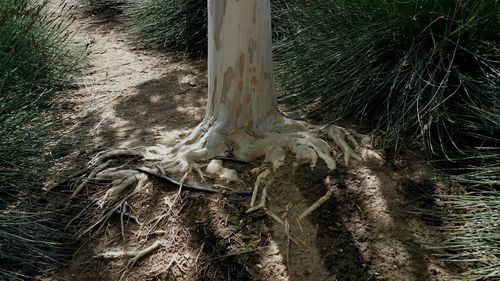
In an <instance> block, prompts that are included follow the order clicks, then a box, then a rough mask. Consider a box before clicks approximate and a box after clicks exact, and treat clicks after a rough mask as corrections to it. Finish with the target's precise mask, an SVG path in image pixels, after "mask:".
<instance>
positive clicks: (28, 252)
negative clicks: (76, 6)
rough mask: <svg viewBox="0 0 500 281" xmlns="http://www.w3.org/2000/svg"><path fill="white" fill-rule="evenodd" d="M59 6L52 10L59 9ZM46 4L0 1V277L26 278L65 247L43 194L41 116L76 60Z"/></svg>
mask: <svg viewBox="0 0 500 281" xmlns="http://www.w3.org/2000/svg"><path fill="white" fill-rule="evenodd" d="M64 7H65V4H64V3H61V5H60V6H59V7H56V8H57V9H64ZM47 9H48V3H47V2H45V1H44V2H42V1H30V0H3V1H1V2H0V279H2V280H4V279H5V280H13V279H29V278H30V276H32V274H34V272H35V271H36V270H38V269H40V268H43V269H45V270H46V269H48V265H49V264H51V263H53V262H54V261H55V260H58V259H59V257H61V255H63V254H64V253H63V252H64V249H65V247H66V246H67V243H69V242H70V240H69V239H70V235H68V233H69V231H67V232H65V231H64V229H63V227H64V225H62V226H61V224H62V222H64V221H65V220H66V218H67V216H64V214H63V213H62V211H60V210H58V209H57V208H56V206H55V204H54V203H55V202H57V201H58V198H54V197H53V196H54V195H46V194H43V192H42V190H41V188H42V186H43V183H44V182H45V181H46V180H47V171H48V168H49V167H50V166H51V165H52V159H51V158H50V155H49V154H47V152H48V148H47V143H48V142H49V141H50V140H54V139H56V138H57V136H53V135H52V134H51V132H50V128H51V126H52V124H51V123H50V122H47V121H46V118H43V115H44V114H45V112H47V110H49V109H50V106H51V99H52V98H53V97H54V95H55V94H56V93H58V91H60V90H62V89H63V88H64V86H66V85H68V82H69V81H70V78H71V77H70V76H71V73H72V72H73V71H74V68H75V66H76V63H77V60H76V57H75V56H74V55H73V53H72V51H71V50H70V48H68V46H67V43H68V42H69V40H70V37H71V33H70V32H69V31H68V29H67V27H68V25H69V24H70V21H71V20H69V21H68V19H62V18H59V17H55V16H54V14H51V12H52V11H48V10H47Z"/></svg>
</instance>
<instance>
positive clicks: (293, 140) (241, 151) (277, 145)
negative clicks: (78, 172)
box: [73, 116, 380, 212]
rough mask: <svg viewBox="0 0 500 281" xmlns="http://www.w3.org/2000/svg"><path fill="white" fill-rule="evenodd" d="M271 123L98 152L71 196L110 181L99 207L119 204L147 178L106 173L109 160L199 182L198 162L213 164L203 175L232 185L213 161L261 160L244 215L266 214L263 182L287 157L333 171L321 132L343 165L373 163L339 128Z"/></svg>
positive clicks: (118, 170) (233, 177)
mask: <svg viewBox="0 0 500 281" xmlns="http://www.w3.org/2000/svg"><path fill="white" fill-rule="evenodd" d="M270 120H271V121H272V122H271V121H270V123H266V124H264V125H261V126H258V128H256V129H254V130H252V131H249V130H246V129H237V130H232V131H229V132H221V131H220V130H221V129H220V127H221V126H220V124H218V123H213V122H203V123H201V124H200V125H199V126H197V127H196V128H195V129H194V130H193V132H192V133H191V134H190V135H189V136H187V137H186V138H184V139H183V140H182V141H180V142H179V143H177V144H176V145H175V146H173V147H171V148H167V147H165V146H162V145H156V146H150V147H144V146H140V147H135V148H132V149H121V150H112V151H107V152H103V153H100V154H99V155H97V156H96V157H94V159H92V160H91V161H90V163H89V167H91V168H93V169H91V172H90V174H89V175H88V176H87V177H86V178H85V179H84V180H83V181H82V182H81V183H80V185H79V186H78V187H77V188H76V189H75V191H74V193H73V196H76V195H77V194H78V193H80V192H81V191H82V189H83V187H84V186H85V185H86V184H87V183H88V182H89V181H90V180H93V179H97V180H107V181H110V182H111V188H110V189H109V190H108V191H107V192H106V194H105V195H104V196H103V198H102V199H101V200H100V203H101V204H100V205H101V206H103V205H104V204H106V203H108V202H116V203H117V202H119V199H120V198H123V196H122V195H123V194H124V193H125V192H126V191H129V190H132V189H133V187H134V186H135V189H133V190H134V191H133V192H132V194H133V193H135V192H137V191H138V190H140V189H141V188H142V187H143V186H144V183H145V182H146V181H147V176H146V175H144V174H142V173H139V172H138V171H136V170H133V169H127V168H123V167H114V168H107V167H108V162H107V161H108V160H109V159H111V158H117V157H135V158H139V161H141V162H142V164H144V166H146V167H147V168H149V169H151V170H152V171H154V172H156V173H160V174H163V175H165V174H166V173H183V174H184V178H185V176H187V174H188V173H189V172H191V171H194V172H196V173H197V174H198V175H199V176H200V177H201V178H202V179H204V178H205V172H204V171H202V167H203V166H202V163H206V162H208V161H210V160H212V161H211V162H210V163H209V164H208V166H207V168H206V173H207V174H210V175H218V176H219V177H220V178H222V179H224V180H226V181H228V182H234V181H237V180H238V175H237V172H236V171H235V170H231V169H227V168H224V167H223V163H222V161H221V160H214V158H216V157H217V156H224V155H226V156H228V155H231V156H232V157H234V158H235V159H237V160H240V161H244V162H252V161H256V160H258V159H263V165H262V169H259V175H258V176H257V180H256V182H255V187H254V191H253V194H252V201H251V203H250V209H249V210H248V211H247V212H252V211H255V210H258V209H265V204H266V196H267V194H266V193H267V189H268V186H269V182H266V181H267V179H268V177H269V175H270V174H271V171H273V170H276V169H278V168H280V167H282V166H284V165H285V164H286V161H287V159H289V158H288V157H287V154H292V155H293V158H292V160H291V161H293V162H292V163H291V164H292V165H293V166H295V167H298V166H300V165H304V164H305V165H309V167H310V168H311V169H313V168H314V167H315V166H316V165H317V162H318V159H320V160H322V161H323V162H324V163H325V164H326V165H327V167H328V168H329V169H330V170H333V169H335V168H336V163H335V160H334V157H333V155H332V151H331V147H330V145H329V144H328V143H327V142H326V141H324V140H323V139H321V138H320V137H318V136H317V133H318V132H320V131H324V132H325V133H326V135H327V136H328V137H329V138H331V139H332V140H333V142H335V144H336V145H337V146H338V147H339V148H340V149H341V150H342V152H343V154H344V160H345V163H346V165H347V164H348V163H349V161H350V159H355V160H358V161H360V160H362V159H364V157H372V158H373V157H375V156H374V155H376V154H375V153H373V152H372V151H370V150H368V149H364V148H363V147H362V145H360V143H359V142H358V141H357V140H356V138H355V136H357V137H358V138H359V135H354V134H352V133H350V132H349V131H347V130H346V129H343V128H340V127H336V126H328V127H326V128H321V127H313V126H311V125H309V124H307V123H304V122H301V121H296V120H291V119H287V118H284V117H282V116H278V117H276V116H275V117H273V118H271V119H270ZM363 141H365V140H362V142H363ZM359 152H361V154H360V153H359ZM376 156H377V157H379V156H378V155H376ZM379 158H380V157H379ZM262 185H264V188H263V191H262V196H261V200H260V203H259V204H258V205H255V203H256V202H255V201H256V199H257V194H258V192H259V188H260V187H261V186H262ZM127 198H128V197H127ZM122 204H123V202H122Z"/></svg>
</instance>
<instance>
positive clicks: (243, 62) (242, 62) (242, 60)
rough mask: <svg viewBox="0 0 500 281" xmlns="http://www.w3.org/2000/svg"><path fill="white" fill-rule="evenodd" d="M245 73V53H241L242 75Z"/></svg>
mask: <svg viewBox="0 0 500 281" xmlns="http://www.w3.org/2000/svg"><path fill="white" fill-rule="evenodd" d="M243 74H245V54H241V55H240V77H241V78H243Z"/></svg>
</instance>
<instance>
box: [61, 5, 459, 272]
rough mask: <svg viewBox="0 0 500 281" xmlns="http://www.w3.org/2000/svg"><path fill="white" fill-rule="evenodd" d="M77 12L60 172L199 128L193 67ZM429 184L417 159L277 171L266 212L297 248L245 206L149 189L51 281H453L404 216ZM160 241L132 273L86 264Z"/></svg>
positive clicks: (198, 69) (245, 180) (201, 75)
mask: <svg viewBox="0 0 500 281" xmlns="http://www.w3.org/2000/svg"><path fill="white" fill-rule="evenodd" d="M76 11H77V21H76V23H77V25H80V26H81V28H80V29H79V35H78V37H79V39H80V40H83V41H84V42H85V43H88V49H87V51H88V52H89V57H88V60H89V61H88V66H87V67H86V68H85V70H84V71H83V73H82V75H81V77H80V78H79V79H78V82H77V89H76V90H75V91H74V92H72V93H70V94H71V98H70V100H69V102H66V103H65V105H66V107H67V108H66V109H65V111H64V114H63V115H64V116H65V117H66V118H65V120H67V121H66V127H67V130H69V131H71V132H72V136H73V137H72V138H70V139H67V140H63V141H62V142H61V145H60V147H59V150H60V151H59V152H60V153H62V154H67V159H68V163H66V165H74V166H81V165H83V163H84V162H85V161H88V159H90V158H91V157H92V156H93V155H95V153H97V152H99V151H102V150H104V149H109V148H117V147H120V148H124V147H132V146H137V145H151V144H156V143H162V144H165V145H171V144H172V143H174V142H175V140H176V139H178V138H179V137H182V136H183V135H185V134H186V133H188V132H189V130H190V129H191V128H193V127H194V126H195V125H196V124H197V123H199V122H200V121H201V119H202V118H203V114H204V111H205V109H204V105H205V101H206V95H207V90H206V88H207V83H206V70H205V62H204V61H182V60H178V59H175V58H174V57H173V56H170V55H168V54H158V53H155V52H150V51H144V50H138V49H135V48H133V45H132V43H131V42H128V41H127V39H126V36H125V35H124V32H123V30H122V27H121V26H120V25H119V24H116V23H113V22H105V21H103V18H100V17H92V16H89V15H87V14H84V13H82V12H80V11H78V10H76ZM339 156H340V155H339ZM339 162H341V158H339ZM234 165H235V166H234V167H233V168H235V169H237V170H238V171H239V172H240V175H241V176H242V181H241V182H240V183H238V184H237V185H236V186H231V188H235V189H243V190H250V189H251V188H252V186H253V182H254V180H255V176H254V175H252V174H251V173H250V172H249V171H250V170H251V168H253V167H255V166H253V165H251V167H247V166H243V165H238V164H234ZM328 176H330V178H332V179H333V181H334V182H335V187H334V190H335V192H334V197H333V199H331V200H330V201H328V202H327V203H326V204H325V205H324V206H323V207H321V208H320V209H318V210H317V211H315V212H314V213H313V214H312V215H311V216H309V217H308V219H306V220H305V221H304V222H303V223H302V224H301V225H300V226H299V224H298V223H297V221H296V219H297V217H298V215H299V214H300V213H301V212H302V211H303V210H305V209H306V208H307V207H308V206H309V205H311V204H312V203H313V202H315V201H316V200H317V199H318V198H319V197H321V196H322V195H323V194H324V193H325V192H326V190H327V188H326V186H325V184H324V180H325V178H326V177H328ZM428 176H429V172H428V171H427V170H426V169H425V168H424V166H422V165H420V164H418V161H402V164H401V165H399V167H396V168H394V167H393V168H391V167H388V166H387V165H383V166H376V165H375V166H369V165H361V164H356V165H355V166H352V167H348V168H347V167H340V169H339V171H336V172H334V173H331V172H329V171H328V170H327V169H326V168H325V167H323V166H320V167H318V168H317V169H316V170H314V171H310V170H309V168H308V167H305V166H304V167H298V168H297V169H294V168H292V167H287V168H284V169H282V170H280V171H277V172H276V174H275V176H274V181H273V183H272V185H271V187H270V190H269V198H270V204H269V206H270V210H271V211H272V212H273V213H275V214H277V215H278V216H280V217H281V218H282V219H283V220H285V221H288V222H289V224H290V233H291V235H292V236H293V237H294V238H296V239H297V240H298V241H299V243H300V244H299V245H296V244H294V243H293V242H290V243H289V241H288V239H287V235H286V232H285V228H284V227H283V226H282V225H281V224H278V223H275V222H274V221H273V220H271V219H270V218H269V217H268V216H266V215H265V214H263V213H257V214H252V215H247V214H245V210H246V208H247V207H248V201H247V200H243V199H235V198H221V197H214V196H201V195H194V194H191V195H189V194H184V195H182V196H180V197H179V196H178V195H177V194H176V193H175V192H166V191H164V190H163V189H162V188H161V187H160V186H159V185H158V184H156V183H153V184H151V185H149V186H148V187H147V188H146V190H145V192H142V193H140V194H138V195H137V196H136V197H134V199H133V200H132V201H131V202H130V203H131V206H132V207H133V210H134V212H135V214H136V216H137V217H138V219H139V221H140V222H141V224H136V223H132V222H130V223H127V224H125V226H124V227H123V229H122V228H121V224H120V221H119V220H111V221H109V223H108V224H106V225H104V226H103V228H102V231H101V232H99V233H97V234H94V235H95V236H94V237H93V238H92V240H91V242H90V243H88V244H86V245H84V246H83V247H82V249H81V250H80V251H79V252H78V253H77V254H76V255H75V259H74V261H73V262H72V264H71V265H69V266H68V267H67V268H65V269H63V270H61V271H60V272H57V273H56V274H55V277H54V278H53V279H52V280H92V281H95V280H119V279H120V278H122V280H269V281H271V280H272V281H274V280H312V281H316V280H318V281H319V280H454V279H455V277H454V276H455V275H454V274H453V270H451V269H449V268H447V267H446V265H445V264H442V263H440V262H438V261H437V260H436V259H435V258H434V257H433V254H435V252H429V251H428V250H426V247H425V245H424V244H423V242H422V241H424V238H425V239H427V240H426V241H429V238H432V237H438V235H439V234H438V233H437V232H436V231H435V230H434V228H433V226H435V225H438V224H439V222H436V221H435V220H432V219H429V218H428V217H424V216H422V215H418V214H412V213H409V212H405V210H409V209H408V207H421V206H422V204H426V206H427V207H429V206H430V207H432V205H433V204H434V202H428V195H429V193H430V192H432V191H433V190H434V188H435V187H434V186H433V185H432V182H430V181H427V180H426V177H428ZM188 180H189V181H190V182H193V183H195V184H196V183H198V182H197V181H198V180H197V179H196V178H190V179H188ZM208 184H219V185H226V183H224V182H218V181H215V180H214V181H210V182H209V183H208ZM101 192H102V191H101ZM89 194H90V195H93V192H91V191H89ZM425 200H427V201H425ZM285 213H286V215H285ZM155 219H157V220H155ZM159 240H160V241H162V243H163V244H162V247H161V248H160V249H158V250H157V251H155V252H154V253H152V254H151V255H149V256H147V257H145V258H144V259H142V260H141V261H140V262H139V263H138V264H136V265H135V266H134V267H131V268H128V267H127V266H126V265H127V260H126V259H118V260H113V261H105V260H99V259H94V258H92V257H93V256H94V255H96V254H99V253H102V252H106V251H113V250H132V249H142V248H145V247H147V246H149V245H151V244H153V243H154V242H155V241H159Z"/></svg>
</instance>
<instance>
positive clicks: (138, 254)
mask: <svg viewBox="0 0 500 281" xmlns="http://www.w3.org/2000/svg"><path fill="white" fill-rule="evenodd" d="M163 244H164V241H163V240H158V241H156V242H154V243H153V244H152V245H151V246H149V247H147V248H145V249H143V250H135V251H111V252H105V253H102V254H98V255H95V256H94V258H100V259H118V258H130V260H129V261H128V263H127V267H131V266H134V265H135V264H136V263H137V262H138V261H139V260H140V259H142V258H143V257H145V256H147V255H149V254H150V253H152V252H153V251H156V250H158V249H159V248H160V247H161V246H162V245H163Z"/></svg>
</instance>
